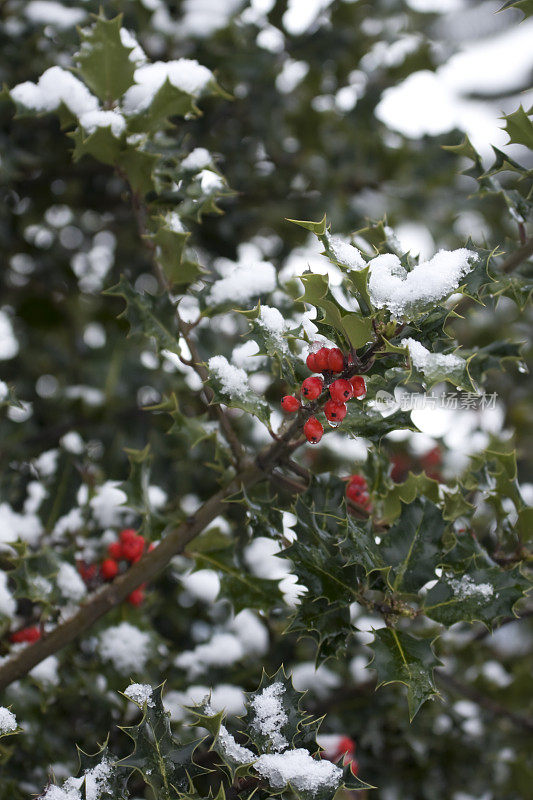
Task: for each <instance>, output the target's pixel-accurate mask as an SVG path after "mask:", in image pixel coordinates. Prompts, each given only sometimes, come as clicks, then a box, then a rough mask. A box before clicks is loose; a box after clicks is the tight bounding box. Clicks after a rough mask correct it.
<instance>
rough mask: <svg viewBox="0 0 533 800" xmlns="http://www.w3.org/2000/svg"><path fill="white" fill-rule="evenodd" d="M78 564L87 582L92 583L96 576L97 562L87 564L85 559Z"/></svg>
mask: <svg viewBox="0 0 533 800" xmlns="http://www.w3.org/2000/svg"><path fill="white" fill-rule="evenodd" d="M76 566H77V567H78V572H79V573H80V575H81V577H82V580H83V581H85V583H90V582H91V581H92V580H93V579H94V578H95V577H96V564H86V563H85V562H84V561H78V563H77V565H76Z"/></svg>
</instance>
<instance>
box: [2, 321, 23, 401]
mask: <svg viewBox="0 0 533 800" xmlns="http://www.w3.org/2000/svg"><path fill="white" fill-rule="evenodd" d="M18 351H19V343H18V341H17V339H16V337H15V332H14V330H13V325H12V322H11V319H10V318H9V317H8V315H7V314H6V312H5V311H4V310H3V309H0V361H7V360H8V359H10V358H15V356H16V355H17V354H18ZM4 386H5V384H4Z"/></svg>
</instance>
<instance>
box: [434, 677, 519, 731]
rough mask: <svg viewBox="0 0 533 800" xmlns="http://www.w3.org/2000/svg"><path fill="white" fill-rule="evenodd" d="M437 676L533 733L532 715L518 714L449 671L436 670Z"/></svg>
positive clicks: (454, 690) (447, 684) (474, 700)
mask: <svg viewBox="0 0 533 800" xmlns="http://www.w3.org/2000/svg"><path fill="white" fill-rule="evenodd" d="M435 677H436V679H437V683H440V684H441V685H442V686H443V687H444V688H445V689H448V690H449V691H452V692H455V693H456V694H460V695H462V696H463V697H466V698H467V699H468V700H471V701H472V702H473V703H476V705H478V706H480V708H484V709H485V711H488V712H489V713H490V714H493V715H494V716H497V717H502V718H504V719H508V720H509V722H512V723H513V725H515V726H516V727H517V728H521V729H522V730H524V731H527V732H528V733H533V719H532V718H531V717H526V716H525V715H524V714H517V713H516V712H515V711H510V710H509V709H508V708H505V706H502V705H501V703H498V702H496V701H495V700H493V699H492V698H491V697H487V695H485V694H483V693H482V692H480V691H478V690H477V689H475V688H474V687H472V686H468V685H467V684H466V683H463V682H462V681H459V680H457V678H454V677H453V676H452V675H449V674H448V673H447V672H442V671H441V670H435Z"/></svg>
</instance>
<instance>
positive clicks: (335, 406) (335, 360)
mask: <svg viewBox="0 0 533 800" xmlns="http://www.w3.org/2000/svg"><path fill="white" fill-rule="evenodd" d="M306 364H307V366H308V367H309V369H310V370H311V371H312V372H322V373H325V374H328V375H329V374H331V375H333V374H334V373H339V372H343V371H344V370H345V369H346V368H347V367H349V366H350V364H353V358H352V356H351V354H350V355H348V356H347V357H345V356H344V355H343V353H342V351H341V350H340V349H339V348H338V347H331V348H328V347H321V348H320V349H319V350H317V351H316V352H312V353H309V355H308V356H307V359H306ZM328 388H329V394H330V399H329V400H328V401H327V402H326V403H325V405H324V414H325V415H326V419H327V420H328V421H329V423H330V424H331V425H338V424H340V423H341V422H342V420H343V419H344V417H345V416H346V414H347V408H346V403H347V402H348V400H351V399H352V397H364V396H365V395H366V383H365V379H364V378H363V377H361V375H354V376H353V377H352V378H349V379H346V378H337V379H336V380H334V381H333V382H332V383H331V384H329V387H328ZM323 390H324V379H323V378H319V377H318V376H316V375H313V376H312V377H310V378H306V379H305V380H304V382H303V383H302V385H301V387H300V393H301V395H302V396H303V397H304V398H305V399H306V400H316V399H317V398H318V397H320V395H321V394H322V391H323ZM281 407H282V409H283V410H284V411H286V412H287V413H289V414H293V413H294V412H296V411H298V410H299V409H300V408H301V403H300V401H299V400H298V398H297V397H295V396H294V395H290V394H288V395H285V397H284V398H283V399H282V401H281ZM323 433H324V428H323V426H322V424H321V423H320V422H319V421H318V419H317V418H316V417H309V419H308V420H307V422H306V423H305V425H304V434H305V437H306V439H307V441H308V442H310V443H311V444H318V442H319V441H320V440H321V438H322V435H323Z"/></svg>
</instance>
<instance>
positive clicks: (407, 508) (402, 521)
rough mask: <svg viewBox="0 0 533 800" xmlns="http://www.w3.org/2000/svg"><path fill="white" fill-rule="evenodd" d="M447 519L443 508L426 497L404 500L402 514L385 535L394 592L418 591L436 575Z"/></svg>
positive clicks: (385, 555)
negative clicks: (410, 500)
mask: <svg viewBox="0 0 533 800" xmlns="http://www.w3.org/2000/svg"><path fill="white" fill-rule="evenodd" d="M445 527H446V523H445V521H444V519H443V516H442V512H441V511H440V509H439V508H438V507H437V506H436V505H435V504H434V503H432V502H431V501H429V500H427V499H426V498H424V497H419V498H417V499H416V500H414V501H413V502H412V503H410V504H409V505H405V504H403V503H402V512H401V515H400V518H399V519H398V520H397V521H396V522H395V523H394V525H393V526H392V528H391V529H390V530H389V531H388V533H386V534H385V535H384V537H383V540H382V543H381V547H380V552H381V557H382V558H383V561H384V563H385V564H387V565H390V569H389V572H388V575H387V580H388V582H389V585H390V587H391V589H392V591H394V592H407V593H409V594H413V593H416V592H417V591H418V590H419V589H420V588H422V586H423V585H424V584H425V583H427V582H428V581H430V580H432V579H434V578H435V569H436V567H437V566H438V564H439V561H440V559H441V553H442V551H441V540H442V535H443V533H444V529H445Z"/></svg>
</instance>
